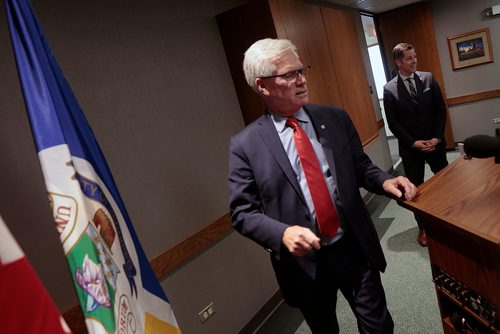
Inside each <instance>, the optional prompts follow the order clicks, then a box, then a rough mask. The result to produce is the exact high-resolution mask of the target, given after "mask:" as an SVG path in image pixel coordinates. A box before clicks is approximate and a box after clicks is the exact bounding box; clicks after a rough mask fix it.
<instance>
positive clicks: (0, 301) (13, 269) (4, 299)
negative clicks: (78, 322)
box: [0, 217, 71, 334]
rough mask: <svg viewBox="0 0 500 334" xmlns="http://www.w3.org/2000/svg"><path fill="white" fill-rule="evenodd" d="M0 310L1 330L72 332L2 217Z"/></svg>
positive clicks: (56, 333) (41, 332)
mask: <svg viewBox="0 0 500 334" xmlns="http://www.w3.org/2000/svg"><path fill="white" fill-rule="evenodd" d="M0 310H1V311H0V333H33V334H36V333H38V334H70V333H71V330H70V329H69V328H68V326H67V325H66V323H65V322H64V319H63V318H62V316H61V314H60V313H59V311H58V310H57V308H56V306H55V305H54V303H53V302H52V299H50V296H49V294H48V293H47V291H46V290H45V287H44V286H43V285H42V283H41V282H40V280H39V279H38V276H37V275H36V273H35V271H34V270H33V268H32V267H31V265H30V263H29V262H28V260H27V259H26V257H25V256H24V254H23V251H22V250H21V248H20V247H19V245H18V244H17V242H16V240H15V239H14V237H13V236H12V234H10V231H9V229H8V228H7V226H6V225H5V223H4V221H3V220H2V217H0Z"/></svg>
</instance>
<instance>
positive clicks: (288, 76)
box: [259, 65, 311, 81]
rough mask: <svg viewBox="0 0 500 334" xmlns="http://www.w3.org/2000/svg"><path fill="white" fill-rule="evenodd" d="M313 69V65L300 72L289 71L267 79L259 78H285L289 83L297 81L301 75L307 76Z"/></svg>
mask: <svg viewBox="0 0 500 334" xmlns="http://www.w3.org/2000/svg"><path fill="white" fill-rule="evenodd" d="M310 68H311V65H307V66H304V67H302V68H299V69H298V70H293V71H288V72H286V73H283V74H276V75H269V76H266V77H259V78H261V79H271V78H283V79H285V80H288V81H292V80H296V79H297V78H298V77H299V75H302V76H306V74H307V72H308V71H309V69H310Z"/></svg>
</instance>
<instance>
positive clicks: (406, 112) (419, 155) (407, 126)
mask: <svg viewBox="0 0 500 334" xmlns="http://www.w3.org/2000/svg"><path fill="white" fill-rule="evenodd" d="M392 56H393V59H394V62H395V64H396V66H397V68H398V70H399V71H398V74H397V75H396V76H395V77H394V78H393V79H392V80H391V81H389V82H388V83H387V84H386V85H385V86H384V109H385V114H386V117H387V123H388V125H389V129H391V131H392V132H393V133H394V135H395V136H396V138H397V139H398V145H399V155H400V156H401V160H402V162H403V168H404V170H405V175H406V177H408V179H410V181H411V182H412V183H413V184H415V185H416V186H417V187H418V186H419V185H420V184H422V183H423V182H424V172H425V163H426V162H427V163H428V164H429V166H430V168H431V170H432V172H433V173H434V174H435V173H437V172H439V171H440V170H441V169H443V168H444V167H446V166H447V165H448V161H447V160H446V149H445V147H446V143H445V139H444V129H445V124H446V105H445V102H444V99H443V94H442V93H441V89H440V88H439V85H438V83H437V81H436V80H435V79H434V77H433V75H432V73H429V72H420V71H417V54H416V53H415V49H414V48H413V46H412V45H410V44H408V43H400V44H398V45H396V46H395V47H394V49H393V51H392ZM415 220H416V221H417V224H418V228H419V234H418V238H417V241H418V243H419V244H420V245H421V246H427V236H426V234H425V226H424V222H423V221H422V219H421V218H420V217H419V216H418V215H415Z"/></svg>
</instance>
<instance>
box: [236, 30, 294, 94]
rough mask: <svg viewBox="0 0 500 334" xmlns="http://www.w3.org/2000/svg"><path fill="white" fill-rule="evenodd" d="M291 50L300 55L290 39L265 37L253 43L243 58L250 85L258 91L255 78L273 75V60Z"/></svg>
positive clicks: (246, 76) (274, 67)
mask: <svg viewBox="0 0 500 334" xmlns="http://www.w3.org/2000/svg"><path fill="white" fill-rule="evenodd" d="M289 51H291V52H293V53H294V54H295V55H296V56H297V57H298V54H297V47H296V46H295V45H293V43H292V42H290V41H289V40H288V39H272V38H265V39H261V40H258V41H257V42H255V43H253V44H252V45H251V46H250V47H249V48H248V50H247V51H246V52H245V58H244V59H243V72H244V73H245V79H246V80H247V83H248V85H249V86H250V87H252V89H253V90H254V91H256V92H257V93H258V92H259V90H258V89H257V86H256V85H255V79H257V78H258V77H265V76H269V75H273V72H274V71H275V70H276V65H275V64H273V62H274V61H276V60H277V59H279V58H280V57H281V56H282V55H283V54H285V53H287V52H289Z"/></svg>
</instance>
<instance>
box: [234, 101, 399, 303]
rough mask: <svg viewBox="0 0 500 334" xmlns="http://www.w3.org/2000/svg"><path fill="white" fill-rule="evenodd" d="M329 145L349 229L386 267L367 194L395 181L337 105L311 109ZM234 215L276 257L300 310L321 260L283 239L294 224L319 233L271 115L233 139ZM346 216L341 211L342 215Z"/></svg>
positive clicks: (283, 284)
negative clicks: (297, 253) (361, 190)
mask: <svg viewBox="0 0 500 334" xmlns="http://www.w3.org/2000/svg"><path fill="white" fill-rule="evenodd" d="M304 109H305V111H306V112H307V113H308V114H309V116H310V118H311V121H312V124H313V126H314V129H315V131H316V134H317V137H318V140H319V142H320V143H321V144H322V146H323V149H324V151H325V155H326V158H327V161H328V164H329V167H330V170H331V171H332V172H333V171H334V172H335V174H334V175H335V183H336V189H337V192H338V197H339V199H340V210H342V213H343V215H341V216H343V217H345V219H344V220H343V224H345V225H346V226H347V228H348V229H349V230H350V231H352V232H353V235H354V236H355V237H356V239H357V240H358V242H359V244H360V245H361V247H362V250H363V251H364V253H365V254H366V255H367V257H368V258H369V260H370V262H371V263H372V264H373V265H374V266H375V267H376V268H378V269H379V270H381V271H383V270H384V269H385V266H386V262H385V259H384V255H383V253H382V249H381V247H380V242H379V239H378V236H377V233H376V231H375V227H374V225H373V222H372V220H371V218H370V215H369V213H368V211H367V209H366V206H365V204H364V202H363V199H362V198H361V196H360V193H359V187H361V186H362V187H364V188H366V189H367V190H368V191H370V192H374V193H379V194H381V193H383V189H382V183H383V182H384V181H385V180H387V179H389V178H391V175H389V174H387V173H385V172H383V171H382V170H380V169H379V168H378V167H377V166H375V165H374V164H373V163H372V162H371V160H370V158H369V157H368V156H367V155H366V154H365V153H364V152H363V148H362V145H361V142H360V139H359V136H358V134H357V132H356V130H355V128H354V126H353V124H352V121H351V119H350V118H349V116H348V115H347V113H346V112H345V111H343V110H341V109H337V108H332V107H329V106H320V105H306V106H305V107H304ZM229 193H230V195H229V196H230V213H231V221H232V224H233V226H234V228H235V229H236V230H237V231H238V232H240V233H241V234H243V235H244V236H246V237H248V238H250V239H252V240H254V241H255V242H257V243H259V244H260V245H262V246H263V247H264V248H266V249H267V250H268V251H269V252H270V253H271V261H272V264H273V268H274V270H275V273H276V277H277V280H278V283H279V285H280V288H281V291H282V293H283V295H284V298H285V300H286V301H287V302H288V303H289V304H291V305H292V306H297V305H298V304H300V303H301V302H303V301H304V300H306V299H307V297H308V296H309V295H310V291H311V289H312V284H313V281H314V279H315V274H316V263H315V257H316V253H315V252H311V253H310V254H309V255H307V256H303V257H296V256H293V255H292V254H291V253H290V252H289V251H288V250H287V249H286V247H285V246H284V245H282V242H281V239H282V236H283V232H284V230H285V229H286V228H287V227H289V226H292V225H300V226H305V227H308V228H311V229H312V226H313V221H312V220H311V217H310V216H309V211H308V208H307V204H306V201H305V199H304V196H303V194H302V191H301V189H300V186H299V184H298V182H297V178H296V175H295V174H294V171H293V169H292V166H291V165H290V162H289V160H288V157H287V155H286V153H285V150H284V148H283V145H282V144H281V141H280V139H279V136H278V133H277V131H276V128H275V127H274V124H273V122H272V119H271V116H270V115H269V113H267V112H266V114H264V115H263V116H261V117H260V118H259V119H257V120H256V121H255V122H253V123H251V124H250V125H248V126H247V127H246V128H245V129H244V130H242V131H241V132H240V133H238V134H237V135H235V136H234V137H233V138H231V142H230V153H229ZM338 209H339V208H338Z"/></svg>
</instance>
